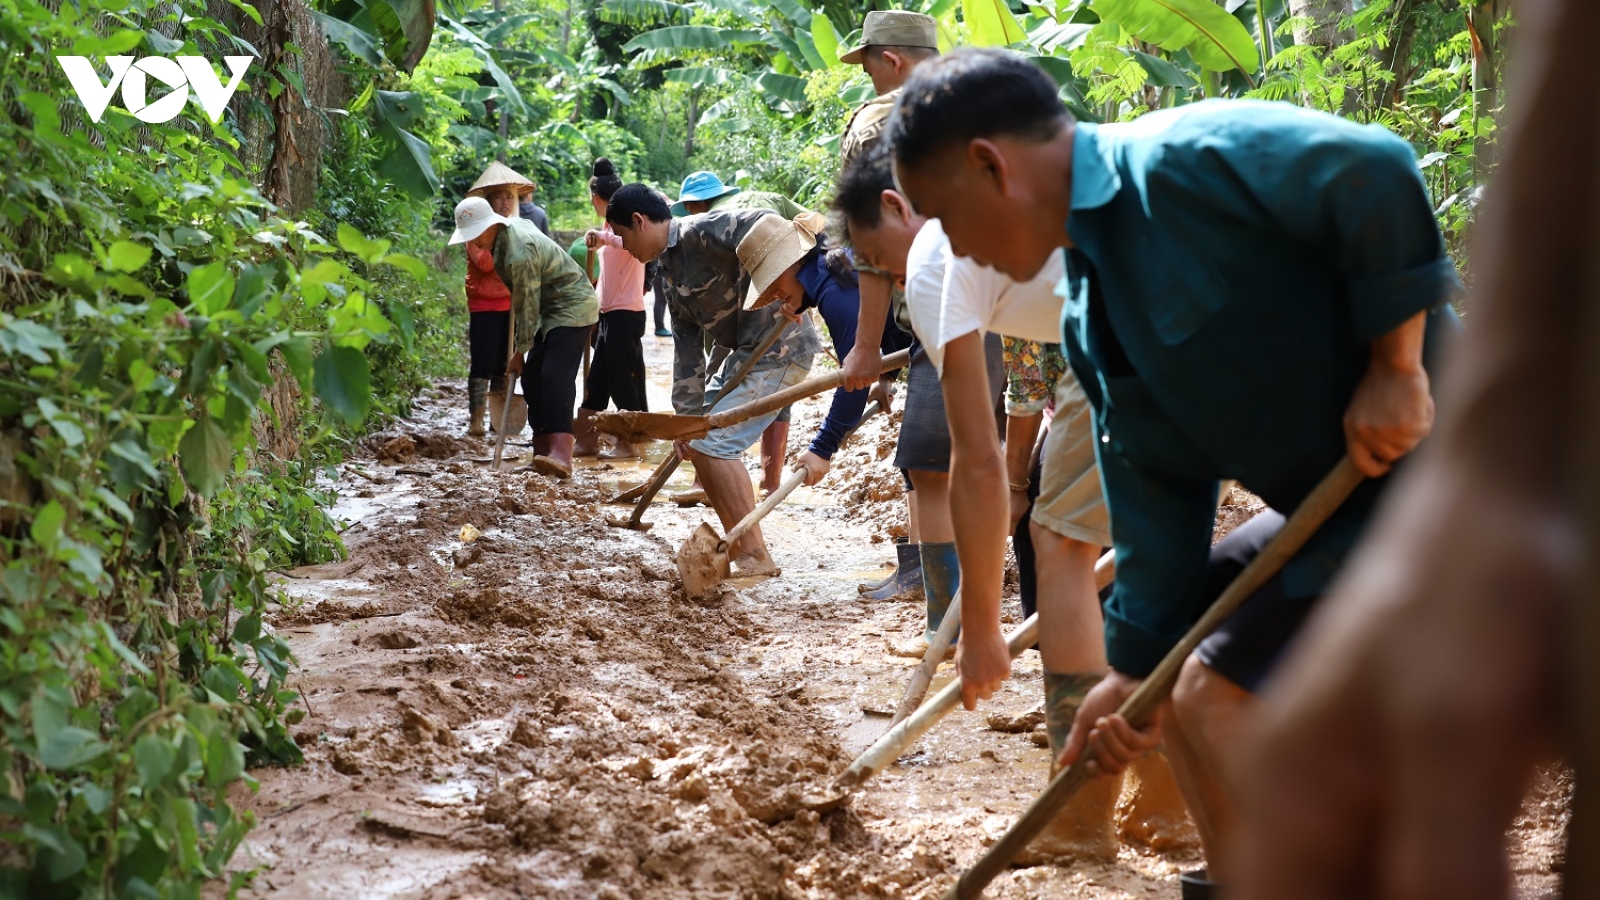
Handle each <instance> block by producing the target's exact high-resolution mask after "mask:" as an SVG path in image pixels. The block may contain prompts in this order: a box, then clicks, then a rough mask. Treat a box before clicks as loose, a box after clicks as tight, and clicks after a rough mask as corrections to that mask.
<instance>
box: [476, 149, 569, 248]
mask: <svg viewBox="0 0 1600 900" xmlns="http://www.w3.org/2000/svg"><path fill="white" fill-rule="evenodd" d="M537 189H538V186H537V185H535V184H534V183H533V182H532V181H530V180H528V179H527V178H526V177H524V176H522V175H521V174H518V172H517V171H516V170H515V169H513V168H511V167H510V166H508V165H506V164H505V163H502V162H492V163H490V164H489V168H487V169H484V170H483V174H482V175H479V176H478V180H477V181H475V182H473V183H472V187H471V188H470V189H468V191H467V196H468V197H482V198H483V199H485V200H487V201H489V206H490V207H492V208H493V209H494V211H495V212H496V213H498V214H499V215H502V216H505V217H507V218H511V217H513V216H518V215H520V216H522V218H524V219H527V220H528V221H530V222H532V223H533V224H535V225H537V226H539V230H540V231H542V232H544V233H545V235H546V236H548V235H549V234H550V217H549V216H547V215H546V214H545V211H544V210H543V209H542V208H540V207H539V205H538V204H536V203H534V202H533V192H534V191H535V190H537Z"/></svg>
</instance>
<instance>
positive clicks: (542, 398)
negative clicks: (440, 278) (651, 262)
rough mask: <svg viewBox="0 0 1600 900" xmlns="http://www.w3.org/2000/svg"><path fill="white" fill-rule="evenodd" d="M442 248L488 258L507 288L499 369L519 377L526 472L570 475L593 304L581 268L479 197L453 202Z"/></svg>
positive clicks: (596, 312) (595, 314) (595, 313)
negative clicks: (507, 330) (489, 254)
mask: <svg viewBox="0 0 1600 900" xmlns="http://www.w3.org/2000/svg"><path fill="white" fill-rule="evenodd" d="M455 220H456V230H455V232H454V233H453V234H451V236H450V243H451V244H452V245H453V244H461V243H466V242H469V241H470V242H472V243H474V244H476V245H477V246H479V247H483V248H489V249H491V250H492V251H493V252H494V263H495V271H496V272H497V273H499V275H500V279H501V280H502V281H504V282H505V283H506V286H507V287H509V288H510V289H511V303H512V311H513V314H514V317H515V319H516V324H515V328H516V349H515V352H514V353H512V354H511V358H510V360H508V361H507V364H506V371H507V372H508V373H509V374H511V375H513V376H521V378H522V392H523V393H524V394H525V395H527V397H528V407H529V415H528V418H529V419H530V420H531V422H532V424H533V450H534V457H533V462H532V465H531V467H530V468H532V470H533V471H535V472H539V473H541V474H544V475H549V476H552V477H554V478H557V479H563V480H564V479H567V478H570V477H572V444H573V438H572V407H573V404H574V402H575V400H576V399H577V398H576V394H577V388H576V384H577V376H578V366H579V364H580V363H581V361H582V358H583V346H584V342H585V341H586V340H587V339H588V336H589V329H590V327H591V326H593V325H594V324H595V322H597V321H598V320H599V318H600V304H599V301H597V300H596V299H595V295H594V288H593V287H592V286H591V285H590V284H589V279H588V278H587V277H585V276H584V274H583V270H582V269H581V268H579V266H578V264H577V263H575V262H573V261H572V257H570V256H568V255H567V253H566V251H564V250H562V249H561V247H560V246H559V245H557V244H556V242H555V241H552V240H551V239H549V238H547V237H545V236H544V232H542V231H540V230H539V229H537V228H535V227H534V226H533V223H532V222H529V221H527V220H526V219H521V218H508V217H506V216H502V215H499V214H498V213H496V212H495V211H494V210H493V209H491V208H490V207H489V203H488V201H486V200H484V199H483V198H482V197H467V198H465V199H463V200H462V201H461V202H460V203H458V204H456V211H455Z"/></svg>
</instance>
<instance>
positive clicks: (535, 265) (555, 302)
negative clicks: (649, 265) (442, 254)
mask: <svg viewBox="0 0 1600 900" xmlns="http://www.w3.org/2000/svg"><path fill="white" fill-rule="evenodd" d="M494 269H495V272H496V273H498V274H499V275H500V280H501V281H504V282H505V283H506V286H507V287H509V288H511V310H512V313H513V314H514V315H515V316H516V318H517V352H518V353H527V352H528V351H529V350H532V349H533V344H534V341H535V340H536V339H537V338H542V337H544V336H545V335H546V334H547V333H549V331H550V329H552V328H567V327H575V328H582V327H587V326H589V325H593V324H594V323H596V322H598V321H600V301H599V300H598V299H596V297H595V293H594V286H593V285H591V284H589V279H588V277H587V276H585V275H584V274H583V267H582V266H580V265H578V264H577V263H576V262H574V261H573V259H572V257H571V256H568V255H567V251H565V250H563V249H561V246H560V245H559V244H557V243H556V242H555V241H553V240H551V239H550V238H548V237H545V235H544V232H542V231H540V230H539V227H538V226H537V225H534V224H533V223H532V222H529V221H528V220H526V219H513V220H511V221H510V222H508V223H506V225H505V227H504V228H502V229H501V231H500V236H499V237H497V238H495V239H494Z"/></svg>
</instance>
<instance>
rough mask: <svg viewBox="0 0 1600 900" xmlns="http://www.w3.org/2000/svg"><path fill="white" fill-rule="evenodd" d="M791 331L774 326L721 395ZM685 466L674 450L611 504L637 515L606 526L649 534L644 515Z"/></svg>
mask: <svg viewBox="0 0 1600 900" xmlns="http://www.w3.org/2000/svg"><path fill="white" fill-rule="evenodd" d="M788 327H789V320H788V319H779V320H778V321H777V322H774V323H773V325H772V329H771V330H770V331H768V332H767V334H766V336H765V337H763V338H762V339H761V343H759V344H757V345H756V349H755V350H754V351H753V352H751V354H750V358H749V359H746V360H745V361H744V362H743V363H741V364H740V365H739V368H738V370H737V371H735V372H734V373H733V375H732V376H731V377H730V378H729V379H728V380H727V381H725V382H723V383H722V388H721V393H724V394H725V393H727V392H728V391H731V390H733V389H734V388H735V387H737V386H738V385H739V382H741V381H744V379H745V376H747V375H749V374H750V371H751V370H752V369H754V368H755V367H756V361H757V360H759V359H761V357H763V356H765V355H766V354H767V351H768V350H771V349H772V345H773V344H776V343H777V342H778V338H780V337H782V336H783V330H784V329H785V328H788ZM681 462H683V460H682V459H681V458H680V457H679V456H678V453H677V451H676V450H674V451H673V452H671V453H669V454H667V458H666V459H663V460H662V461H661V464H660V465H658V466H656V470H655V471H654V472H653V473H651V475H650V480H649V481H647V482H645V483H644V484H641V485H639V486H638V487H636V488H630V489H628V490H626V491H623V492H622V493H620V494H618V495H617V496H615V497H613V498H611V500H610V502H611V503H634V501H638V502H637V503H634V507H633V515H631V516H629V517H628V518H627V519H622V518H620V517H619V518H615V519H613V518H610V517H607V518H606V524H607V525H613V526H615V527H617V528H632V529H633V530H635V531H649V530H650V525H649V524H648V523H646V522H643V521H641V520H642V519H643V517H644V511H645V510H646V509H648V508H649V507H650V501H652V500H654V499H655V497H656V494H659V493H661V488H662V487H664V486H665V485H666V483H667V480H668V479H670V478H671V477H672V473H674V472H676V471H678V464H679V463H681Z"/></svg>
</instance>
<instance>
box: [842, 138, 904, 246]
mask: <svg viewBox="0 0 1600 900" xmlns="http://www.w3.org/2000/svg"><path fill="white" fill-rule="evenodd" d="M892 190H894V168H893V166H892V165H890V158H889V151H888V148H886V147H884V146H883V145H882V144H881V143H880V144H878V145H876V146H874V147H872V148H871V149H869V150H868V151H867V152H866V153H860V154H857V155H856V157H855V158H854V159H852V160H850V163H849V164H848V165H846V166H845V167H844V171H842V172H840V173H839V183H838V184H837V185H836V186H835V187H834V191H833V203H832V207H833V212H834V218H835V221H836V224H837V225H838V226H839V227H838V233H839V234H842V235H844V237H845V240H849V239H850V223H851V222H855V223H856V224H858V225H863V226H866V227H868V228H876V227H878V225H879V223H880V222H882V221H883V207H882V205H881V204H882V202H883V200H882V197H883V192H884V191H892Z"/></svg>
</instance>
